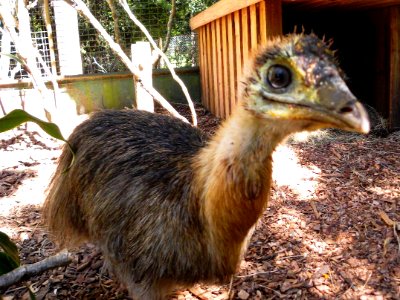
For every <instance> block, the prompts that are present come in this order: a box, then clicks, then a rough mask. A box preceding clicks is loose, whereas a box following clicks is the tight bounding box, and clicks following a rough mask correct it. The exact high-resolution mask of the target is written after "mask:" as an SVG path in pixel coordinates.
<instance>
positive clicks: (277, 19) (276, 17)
mask: <svg viewBox="0 0 400 300" xmlns="http://www.w3.org/2000/svg"><path fill="white" fill-rule="evenodd" d="M265 4H266V21H267V24H266V26H265V28H267V39H268V38H271V37H273V36H277V35H282V2H281V0H267V1H266V2H265Z"/></svg>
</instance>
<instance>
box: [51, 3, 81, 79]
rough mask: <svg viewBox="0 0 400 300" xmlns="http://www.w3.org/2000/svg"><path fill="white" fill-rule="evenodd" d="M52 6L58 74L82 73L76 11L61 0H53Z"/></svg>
mask: <svg viewBox="0 0 400 300" xmlns="http://www.w3.org/2000/svg"><path fill="white" fill-rule="evenodd" d="M53 7H54V19H55V25H56V35H57V48H58V59H59V64H60V75H78V74H82V73H83V71H82V58H81V52H80V49H81V47H80V42H79V29H78V16H77V12H76V10H75V9H74V8H73V7H72V6H70V5H68V4H67V3H66V2H65V1H63V0H54V1H53Z"/></svg>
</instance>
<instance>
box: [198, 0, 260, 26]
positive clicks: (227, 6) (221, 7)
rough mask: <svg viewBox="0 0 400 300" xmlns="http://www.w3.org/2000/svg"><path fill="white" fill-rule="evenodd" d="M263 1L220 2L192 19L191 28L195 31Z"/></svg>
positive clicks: (221, 0) (236, 0)
mask: <svg viewBox="0 0 400 300" xmlns="http://www.w3.org/2000/svg"><path fill="white" fill-rule="evenodd" d="M260 1H261V0H240V1H238V0H233V1H232V0H220V1H218V2H217V3H215V4H214V5H212V6H210V7H209V8H207V9H206V10H204V11H202V12H201V13H199V14H197V15H196V16H194V17H193V18H191V19H190V28H191V29H192V30H195V29H197V28H199V27H201V26H203V25H205V24H208V23H210V22H212V21H214V20H216V19H219V18H222V17H223V16H226V15H228V14H231V13H233V12H235V11H239V10H241V9H242V8H245V7H248V6H250V5H252V4H255V3H258V2H260Z"/></svg>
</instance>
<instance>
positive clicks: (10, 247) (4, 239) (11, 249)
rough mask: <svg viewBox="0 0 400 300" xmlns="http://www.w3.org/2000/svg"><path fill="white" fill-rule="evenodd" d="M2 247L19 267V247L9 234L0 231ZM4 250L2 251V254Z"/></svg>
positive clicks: (0, 245) (0, 244) (0, 246)
mask: <svg viewBox="0 0 400 300" xmlns="http://www.w3.org/2000/svg"><path fill="white" fill-rule="evenodd" d="M0 248H1V249H3V251H4V253H5V254H7V256H9V257H10V258H11V259H12V260H13V262H14V263H15V264H16V265H17V267H18V266H19V265H20V261H19V253H18V248H17V245H15V243H14V242H13V241H12V240H10V238H9V237H8V235H7V234H5V233H4V232H1V231H0ZM1 253H3V252H0V254H1Z"/></svg>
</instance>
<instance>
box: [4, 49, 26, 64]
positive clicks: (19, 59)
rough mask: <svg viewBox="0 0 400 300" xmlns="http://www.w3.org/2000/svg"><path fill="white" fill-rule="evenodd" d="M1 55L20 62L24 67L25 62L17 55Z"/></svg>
mask: <svg viewBox="0 0 400 300" xmlns="http://www.w3.org/2000/svg"><path fill="white" fill-rule="evenodd" d="M0 55H4V56H8V57H9V58H12V59H15V60H16V61H17V62H19V63H20V64H21V65H24V64H25V62H24V61H23V60H22V59H21V58H20V57H19V56H17V55H14V54H10V53H4V52H0Z"/></svg>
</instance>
